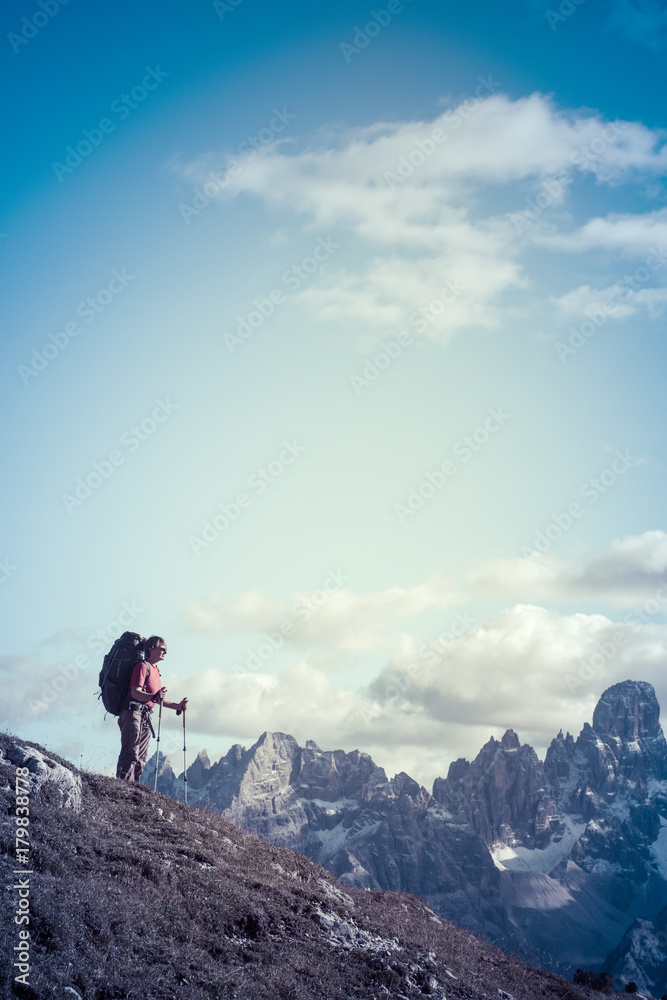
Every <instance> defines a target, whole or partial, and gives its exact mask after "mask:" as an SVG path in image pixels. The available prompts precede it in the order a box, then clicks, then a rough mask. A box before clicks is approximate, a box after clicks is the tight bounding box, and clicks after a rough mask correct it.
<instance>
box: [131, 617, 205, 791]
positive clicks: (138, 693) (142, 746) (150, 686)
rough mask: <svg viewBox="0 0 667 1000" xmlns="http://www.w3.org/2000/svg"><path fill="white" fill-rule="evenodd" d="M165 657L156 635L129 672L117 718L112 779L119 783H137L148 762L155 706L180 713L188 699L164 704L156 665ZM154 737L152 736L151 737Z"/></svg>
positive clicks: (165, 651)
mask: <svg viewBox="0 0 667 1000" xmlns="http://www.w3.org/2000/svg"><path fill="white" fill-rule="evenodd" d="M166 655H167V644H166V642H165V641H164V639H163V638H162V636H160V635H152V636H151V637H150V639H147V640H146V658H145V659H144V660H138V661H137V663H135V665H134V667H133V668H132V674H131V676H130V682H129V684H128V687H127V698H126V701H125V705H124V707H123V708H122V709H121V712H120V715H119V716H118V725H119V726H120V756H119V758H118V764H117V765H116V777H117V778H121V779H122V780H123V781H139V778H140V777H141V772H142V771H143V769H144V767H145V766H146V760H147V759H148V746H149V743H150V741H151V732H152V729H153V727H152V726H151V721H150V715H151V712H152V711H153V708H154V706H155V705H157V704H158V703H159V702H162V704H163V706H164V707H165V708H173V709H174V710H175V711H177V712H184V711H185V709H186V708H187V706H188V699H187V698H183V699H182V701H179V702H178V703H177V702H175V701H167V700H166V699H165V694H166V693H167V689H166V688H164V687H162V681H161V679H160V671H159V668H158V663H160V662H161V661H162V660H164V658H165V656H166ZM153 735H155V734H153Z"/></svg>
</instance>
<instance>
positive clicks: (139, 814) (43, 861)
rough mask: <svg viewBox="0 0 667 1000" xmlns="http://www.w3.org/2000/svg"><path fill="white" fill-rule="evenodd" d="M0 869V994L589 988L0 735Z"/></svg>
mask: <svg viewBox="0 0 667 1000" xmlns="http://www.w3.org/2000/svg"><path fill="white" fill-rule="evenodd" d="M17 789H18V793H17ZM26 800H27V801H28V805H26V804H25V803H26ZM26 818H27V819H28V823H27V824H26V823H24V822H22V821H23V820H25V819H26ZM21 830H23V831H24V834H23V835H22V836H18V832H19V831H21ZM0 876H1V877H2V879H3V886H4V889H5V913H6V917H5V919H4V920H2V921H0V956H2V960H0V996H5V997H10V996H11V997H17V998H21V1000H129V998H133V1000H136V998H139V997H141V1000H294V998H295V997H298V998H299V1000H423V998H424V997H427V998H429V1000H491V998H495V1000H499V998H502V1000H535V998H536V997H540V998H541V1000H591V997H592V996H593V997H594V996H598V995H599V994H591V992H590V991H589V989H587V988H586V987H585V986H583V985H577V984H574V983H568V982H566V981H565V980H564V979H562V978H560V977H559V976H557V975H555V974H553V973H550V972H545V971H543V970H539V969H532V968H529V967H528V966H526V965H525V964H523V963H521V962H519V961H518V960H517V959H515V958H513V957H510V956H508V955H507V954H506V953H504V952H502V951H499V950H497V949H494V948H492V947H491V946H490V945H488V944H486V943H484V942H482V941H480V940H479V939H478V938H476V937H474V936H473V935H472V934H470V933H469V932H467V931H466V930H462V929H460V928H457V927H455V926H454V925H453V924H450V923H448V922H447V921H445V920H443V919H441V918H439V917H438V916H436V914H435V913H434V912H433V911H432V910H431V909H430V908H429V907H428V905H427V904H426V903H425V902H424V901H423V900H421V899H419V898H418V897H416V896H409V895H405V894H402V893H391V892H373V891H372V890H369V889H355V888H353V887H350V886H345V887H343V886H341V885H340V884H339V883H338V882H337V881H336V879H335V878H334V876H333V875H332V874H331V873H330V872H328V871H326V870H325V869H324V868H322V867H320V866H319V865H316V864H314V863H313V862H312V861H309V860H308V859H307V858H305V857H304V856H303V855H301V854H295V853H294V852H293V851H290V850H285V849H282V848H279V847H275V846H274V845H272V844H268V843H266V842H265V841H263V840H261V839H260V838H258V837H255V836H253V835H252V834H250V833H246V832H245V831H243V830H239V829H238V827H236V826H234V825H233V824H231V823H229V822H228V821H227V820H226V819H224V818H223V817H222V816H219V815H218V814H217V813H215V812H206V811H204V810H201V809H191V808H189V807H187V806H185V805H184V804H182V803H177V802H174V801H173V800H171V799H169V798H168V797H167V796H165V795H161V794H159V793H158V794H154V793H153V790H152V789H149V788H147V787H145V786H142V785H138V784H135V783H129V782H126V781H119V780H117V779H115V778H109V777H106V776H103V775H99V774H94V773H91V772H88V771H80V770H78V769H77V768H75V767H74V766H73V765H72V764H71V763H69V762H68V761H66V760H63V759H62V758H59V757H58V756H57V755H56V754H54V753H53V752H52V751H49V750H46V749H45V748H44V747H40V746H36V745H35V744H33V743H29V742H26V741H23V740H20V739H18V737H15V736H9V735H6V734H2V733H0ZM606 985H607V987H608V989H609V988H610V987H611V984H610V983H607V984H606ZM617 985H618V987H619V989H623V987H624V985H625V983H623V982H622V981H621V982H619V983H618V984H617Z"/></svg>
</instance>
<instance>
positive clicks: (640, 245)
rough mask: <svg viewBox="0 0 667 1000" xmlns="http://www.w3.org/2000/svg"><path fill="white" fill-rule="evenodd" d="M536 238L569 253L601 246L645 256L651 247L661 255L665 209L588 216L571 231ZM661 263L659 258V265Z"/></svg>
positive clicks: (666, 236) (666, 243)
mask: <svg viewBox="0 0 667 1000" xmlns="http://www.w3.org/2000/svg"><path fill="white" fill-rule="evenodd" d="M539 242H540V243H542V244H543V245H544V246H548V247H551V248H552V249H558V250H564V251H568V252H572V253H579V252H581V251H584V250H597V249H599V248H603V249H606V250H610V251H616V252H618V253H620V254H622V255H625V256H627V257H633V258H634V257H641V258H646V257H649V256H650V255H651V248H652V247H655V248H657V249H658V250H659V251H660V253H661V254H662V255H664V254H665V253H667V209H666V208H660V209H656V210H655V211H654V212H645V213H644V214H643V215H630V214H627V213H626V214H620V213H614V214H611V215H608V216H606V217H605V218H595V219H589V221H588V222H587V223H585V225H583V226H581V227H580V228H579V229H578V230H576V231H575V232H571V233H554V234H545V233H543V234H541V235H540V236H539ZM664 263H665V262H664V260H663V261H662V264H661V265H660V266H664ZM656 270H657V267H656Z"/></svg>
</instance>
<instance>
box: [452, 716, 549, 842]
mask: <svg viewBox="0 0 667 1000" xmlns="http://www.w3.org/2000/svg"><path fill="white" fill-rule="evenodd" d="M433 795H434V797H435V798H436V799H437V800H438V801H439V802H440V803H441V804H442V805H444V806H445V807H446V808H447V809H449V810H450V811H451V812H452V813H453V814H454V815H455V816H457V817H459V818H461V819H466V820H468V822H470V823H471V824H472V827H473V829H474V830H475V832H476V833H477V834H479V835H480V836H481V837H482V838H483V840H484V841H485V842H486V843H487V844H489V845H491V844H495V843H505V844H508V845H510V846H516V845H519V844H521V845H523V846H526V847H535V846H543V845H544V843H545V842H546V841H547V840H548V838H549V829H550V817H551V816H552V815H555V812H556V807H555V802H554V800H553V795H552V793H551V789H550V787H549V785H548V782H547V781H546V779H545V774H544V767H543V765H542V763H541V762H540V761H539V760H538V758H537V754H536V753H535V751H534V750H533V748H532V747H531V746H529V745H528V744H527V743H524V744H523V746H522V745H521V741H520V740H519V737H518V736H517V734H516V733H515V732H514V730H513V729H508V730H507V731H506V732H505V734H504V736H503V738H502V740H500V741H498V740H496V739H495V738H494V737H493V736H492V737H491V738H490V739H489V741H488V742H487V743H486V744H485V745H484V746H483V747H482V749H481V750H480V752H479V754H478V755H477V757H476V758H475V760H474V761H473V762H472V764H469V763H468V762H467V761H466V760H464V759H460V760H457V761H455V762H454V763H453V764H452V765H451V766H450V768H449V775H448V777H447V780H446V781H442V780H437V781H436V782H435V783H434V786H433Z"/></svg>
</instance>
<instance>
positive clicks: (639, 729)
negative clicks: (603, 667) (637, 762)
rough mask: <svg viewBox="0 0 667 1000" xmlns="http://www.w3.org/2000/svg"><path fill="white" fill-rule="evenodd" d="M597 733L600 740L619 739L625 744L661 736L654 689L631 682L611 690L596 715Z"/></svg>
mask: <svg viewBox="0 0 667 1000" xmlns="http://www.w3.org/2000/svg"><path fill="white" fill-rule="evenodd" d="M593 729H594V730H595V732H596V733H597V734H598V735H599V736H617V737H620V739H621V740H623V741H624V742H628V741H630V740H638V739H639V740H641V739H646V738H655V737H657V736H661V735H662V729H661V727H660V705H659V704H658V699H657V698H656V696H655V691H654V689H653V685H652V684H648V683H647V682H646V681H629V680H628V681H622V682H621V683H620V684H614V685H613V686H612V687H610V688H607V690H606V691H604V692H603V694H602V696H601V697H600V700H599V702H598V703H597V705H596V707H595V711H594V712H593Z"/></svg>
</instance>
